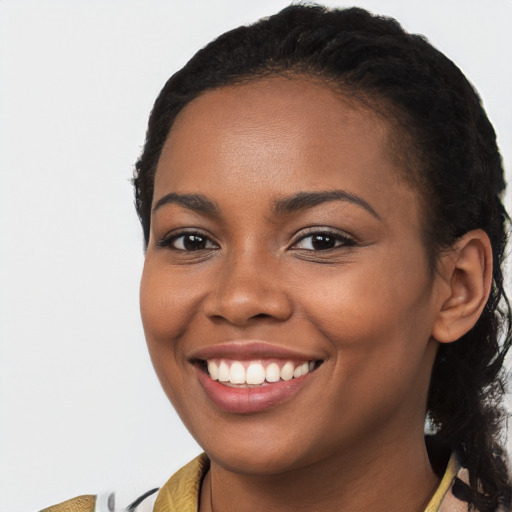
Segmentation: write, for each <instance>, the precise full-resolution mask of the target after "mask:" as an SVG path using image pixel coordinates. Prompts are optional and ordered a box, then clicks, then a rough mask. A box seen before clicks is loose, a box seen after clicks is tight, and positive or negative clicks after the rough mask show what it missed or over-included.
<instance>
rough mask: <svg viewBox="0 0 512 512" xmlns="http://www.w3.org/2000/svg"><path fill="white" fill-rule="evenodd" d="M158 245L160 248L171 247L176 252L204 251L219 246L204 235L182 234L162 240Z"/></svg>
mask: <svg viewBox="0 0 512 512" xmlns="http://www.w3.org/2000/svg"><path fill="white" fill-rule="evenodd" d="M158 245H159V246H160V247H169V248H170V249H174V250H176V251H187V252H192V251H204V250H208V249H216V248H217V245H216V244H214V243H213V242H212V240H211V239H210V238H209V237H207V236H206V235H203V234H202V233H180V234H177V235H173V236H170V237H168V238H165V239H164V240H161V241H160V242H159V243H158Z"/></svg>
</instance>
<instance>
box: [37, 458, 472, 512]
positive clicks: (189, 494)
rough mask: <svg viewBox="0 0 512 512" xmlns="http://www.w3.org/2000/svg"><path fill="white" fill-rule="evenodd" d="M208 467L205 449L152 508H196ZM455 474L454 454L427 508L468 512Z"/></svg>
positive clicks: (75, 505)
mask: <svg viewBox="0 0 512 512" xmlns="http://www.w3.org/2000/svg"><path fill="white" fill-rule="evenodd" d="M209 467H210V461H209V460H208V457H207V456H206V454H204V453H203V454H202V455H199V456H198V457H196V458H195V459H194V460H192V461H191V462H189V463H188V464H187V465H186V466H184V467H182V468H181V469H180V470H179V471H178V472H177V473H175V474H174V475H173V476H172V477H171V478H170V479H169V480H168V481H167V483H166V484H165V485H164V486H163V487H162V488H161V489H160V492H159V493H158V496H157V498H156V502H155V506H154V508H153V512H197V510H198V507H199V494H200V490H201V483H202V481H203V478H204V476H205V475H206V472H207V471H208V469H209ZM455 477H459V478H461V479H462V480H464V481H466V482H467V470H465V469H461V468H459V467H458V465H457V461H456V458H455V457H454V456H452V458H451V459H450V462H449V463H448V467H447V468H446V472H445V474H444V477H443V479H442V480H441V483H440V484H439V487H438V488H437V491H436V493H435V494H434V496H433V497H432V499H431V500H430V502H429V504H428V505H427V508H426V509H425V512H467V510H468V507H467V503H464V502H462V501H459V500H458V499H457V498H455V496H453V494H452V493H451V488H452V485H453V482H454V480H455ZM94 506H95V498H94V496H79V497H78V498H74V499H72V500H69V501H66V502H64V503H61V504H60V505H55V506H53V507H50V508H46V509H44V510H42V511H41V512H94Z"/></svg>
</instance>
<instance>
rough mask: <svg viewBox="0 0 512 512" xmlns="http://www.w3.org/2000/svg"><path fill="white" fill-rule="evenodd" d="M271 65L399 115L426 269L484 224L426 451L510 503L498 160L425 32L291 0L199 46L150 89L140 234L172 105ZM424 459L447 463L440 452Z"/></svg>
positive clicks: (491, 136) (441, 365)
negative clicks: (485, 265) (482, 271)
mask: <svg viewBox="0 0 512 512" xmlns="http://www.w3.org/2000/svg"><path fill="white" fill-rule="evenodd" d="M274 74H285V75H287V76H294V75H307V76H312V77H316V78H319V79H320V80H321V81H323V82H324V83H325V84H326V85H328V86H330V87H335V88H336V89H337V90H339V91H340V92H341V93H343V94H351V95H354V96H356V97H358V98H359V99H360V100H361V101H363V102H364V103H366V104H367V105H369V106H370V107H371V108H374V109H376V110H378V111H381V112H382V113H384V114H385V115H386V117H387V118H388V119H389V120H390V122H391V123H393V124H394V126H396V130H397V133H398V134H399V136H400V137H396V139H397V142H396V143H397V145H398V146H399V148H398V149H399V153H400V154H401V155H402V156H401V158H402V160H403V162H402V163H403V165H402V167H403V168H404V173H405V174H406V175H407V177H408V179H410V180H411V182H412V183H413V184H414V185H415V186H416V187H417V188H418V189H419V191H420V193H421V196H422V198H423V205H424V212H425V215H424V226H423V229H424V237H425V242H426V243H425V246H426V247H427V250H428V251H429V257H430V261H431V265H432V269H433V270H435V265H436V257H437V256H438V255H439V253H440V251H442V250H443V249H446V248H449V247H451V246H452V245H453V244H454V242H455V241H456V240H457V239H458V238H459V237H461V236H462V235H464V234H465V233H467V232H468V231H470V230H473V229H476V228H481V229H483V230H484V231H485V232H486V233H487V235H488V236H489V238H490V240H491V244H492V253H493V283H492V290H491V294H490V297H489V300H488V302H487V304H486V306H485V308H484V311H483V313H482V315H481V317H480V319H479V320H478V322H477V324H476V325H475V326H474V328H473V329H471V330H470V331H469V332H468V333H467V334H465V335H464V336H463V337H462V338H460V339H459V340H457V341H456V342H454V343H449V344H440V347H439V350H438V353H437V357H436V360H435V363H434V367H433V371H432V379H431V384H430V391H429V397H428V404H427V410H428V414H429V418H430V421H431V423H432V425H433V426H434V431H435V434H434V435H433V438H432V439H431V441H432V442H431V443H429V444H431V445H432V446H433V447H434V448H431V451H430V453H431V455H432V453H433V452H434V451H435V452H438V453H449V452H454V451H455V452H457V453H458V456H459V458H460V459H461V462H462V464H463V465H464V466H465V467H467V468H468V470H469V475H470V486H469V487H467V486H465V484H463V483H462V482H460V481H459V482H457V485H455V486H454V492H455V493H456V494H457V496H458V497H459V498H460V499H463V500H465V501H467V502H468V509H469V510H471V509H472V508H473V507H476V508H477V509H478V510H480V511H481V512H493V511H495V510H497V509H498V507H499V506H504V507H509V506H510V501H511V494H512V491H511V484H510V477H509V473H508V470H507V463H506V460H505V455H504V451H503V449H502V447H501V446H500V442H499V432H500V425H501V420H502V416H503V411H502V409H501V407H500V403H501V399H502V398H503V394H504V376H503V362H504V358H505V354H506V352H507V349H508V348H509V346H510V344H511V333H510V330H511V328H510V308H509V304H508V300H507V297H506V295H505V292H504V289H503V274H502V262H503V257H504V249H505V242H506V235H507V233H506V229H507V223H508V215H507V213H506V211H505V209H504V207H503V204H502V201H501V196H502V194H503V191H504V188H505V182H504V177H503V168H502V163H501V157H500V153H499V150H498V147H497V144H496V136H495V133H494V130H493V127H492V125H491V123H490V122H489V120H488V118H487V116H486V114H485V112H484V110H483V108H482V105H481V102H480V99H479V97H478V95H477V93H476V92H475V90H474V89H473V87H472V86H471V84H470V83H469V82H468V81H467V79H466V78H465V77H464V75H463V74H462V72H461V71H460V70H459V68H457V66H455V64H453V62H451V61H450V60H449V59H448V58H447V57H445V56H444V55H443V54H442V53H440V52H439V51H437V50H436V49H435V48H433V47H432V46H431V45H430V44H429V43H428V42H427V40H426V39H425V38H424V37H422V36H419V35H413V34H408V33H406V32H405V31H404V30H403V29H402V27H401V26H400V25H399V24H398V23H397V22H396V21H395V20H393V19H390V18H385V17H381V16H374V15H372V14H370V13H368V12H367V11H365V10H363V9H358V8H351V9H346V10H328V9H326V8H323V7H321V6H318V5H309V6H304V5H292V6H290V7H288V8H286V9H284V10H282V11H281V12H280V13H278V14H276V15H274V16H271V17H269V18H266V19H263V20H260V21H259V22H257V23H255V24H254V25H251V26H243V27H240V28H237V29H235V30H232V31H230V32H227V33H226V34H224V35H222V36H220V37H219V38H218V39H216V40H215V41H213V42H212V43H210V44H209V45H207V46H206V47H205V48H203V49H202V50H200V51H199V52H198V53H197V54H196V55H195V56H194V57H193V58H192V59H191V60H190V61H189V62H188V64H187V65H186V66H185V67H184V68H183V69H181V70H180V71H178V72H177V73H176V74H175V75H173V76H172V77H171V78H170V79H169V81H168V82H167V83H166V85H165V87H164V88H163V90H162V91H161V93H160V95H159V97H158V98H157V100H156V102H155V105H154V108H153V111H152V113H151V116H150V119H149V126H148V130H147V135H146V142H145V146H144V149H143V152H142V155H141V156H140V158H139V160H138V161H137V163H136V167H135V172H134V185H135V197H136V208H137V213H138V215H139V217H140V220H141V223H142V227H143V231H144V238H145V242H146V245H147V243H148V240H149V232H150V215H151V203H152V200H153V183H154V175H155V170H156V167H157V164H158V160H159V157H160V153H161V151H162V147H163V145H164V143H165V141H166V139H167V136H168V133H169V130H170V128H171V126H172V124H173V122H174V120H175V119H176V116H177V115H178V113H179V112H180V111H181V110H182V109H183V108H184V107H185V106H186V105H187V104H188V103H189V102H190V101H191V100H193V99H194V98H195V97H197V96H198V95H199V94H201V93H203V92H204V91H207V90H209V89H213V88H218V87H221V86H223V85H228V84H236V83H240V82H245V81H250V80H257V79H259V78H261V77H263V76H268V75H274ZM399 138H400V142H398V139H399ZM433 460H434V457H433ZM433 467H434V469H436V470H437V471H438V472H442V471H443V469H444V467H443V463H441V464H440V465H439V467H436V463H435V462H433Z"/></svg>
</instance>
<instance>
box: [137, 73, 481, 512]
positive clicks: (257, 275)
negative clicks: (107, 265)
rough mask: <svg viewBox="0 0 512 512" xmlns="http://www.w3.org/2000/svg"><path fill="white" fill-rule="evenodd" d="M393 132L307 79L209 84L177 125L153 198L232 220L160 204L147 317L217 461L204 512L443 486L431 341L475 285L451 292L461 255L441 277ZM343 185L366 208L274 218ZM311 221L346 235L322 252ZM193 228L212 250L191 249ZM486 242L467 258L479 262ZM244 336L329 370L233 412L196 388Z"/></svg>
mask: <svg viewBox="0 0 512 512" xmlns="http://www.w3.org/2000/svg"><path fill="white" fill-rule="evenodd" d="M392 135H393V133H392V128H391V126H390V125H389V124H388V123H387V122H386V121H385V120H384V119H382V118H381V117H380V116H379V115H378V114H377V113H376V112H374V111H372V110H369V109H368V108H366V107H364V106H362V105H360V104H359V103H357V102H356V101H355V100H351V99H347V98H346V97H344V96H342V95H340V94H339V93H336V92H334V91H332V90H331V89H329V88H327V87H324V86H323V85H322V84H319V83H316V82H314V81H311V80H307V79H305V78H295V79H286V78H282V77H281V78H270V79H268V78H267V79H264V80H259V81H254V82H251V83H248V84H244V85H237V86H228V87H223V88H220V89H217V90H214V91H209V92H206V93H204V94H203V95H201V96H200V97H198V98H197V99H195V100H194V101H192V102H191V103H190V104H189V105H187V106H186V107H185V108H184V110H183V111H182V112H181V113H180V114H179V116H178V118H177V120H176V122H175V124H174V125H173V127H172V129H171V132H170V134H169V137H168V140H167V142H166V144H165V146H164V149H163V152H162V155H161V158H160V161H159V164H158V168H157V172H156V177H155V189H154V203H153V204H154V205H156V204H157V203H158V201H159V200H160V199H161V198H163V197H164V196H166V195H167V194H170V193H176V194H201V195H203V196H205V197H206V198H208V199H209V200H210V201H211V202H213V203H215V205H216V206H217V208H218V214H217V215H216V216H212V215H210V214H206V213H204V212H198V211H194V210H192V209H190V208H188V207H185V206H183V205H179V204H173V203H167V204H164V205H161V206H160V207H158V208H156V209H155V210H154V211H153V215H152V220H151V222H152V227H151V236H150V241H149V244H148V249H147V254H146V261H145V266H144V272H143V276H142V283H141V312H142V319H143V324H144V329H145V333H146V338H147V343H148V347H149V351H150V354H151V358H152V361H153V364H154V366H155V369H156V372H157V374H158V377H159V379H160V381H161V384H162V387H163V389H164V390H165V392H166V394H167V395H168V397H169V399H170V400H171V402H172V403H173V405H174V407H175V408H176V410H177V411H178V413H179V415H180V416H181V418H182V420H183V422H184V423H185V425H186V426H187V428H188V429H189V430H190V432H191V433H192V434H193V436H194V437H195V438H196V440H197V441H198V443H199V444H200V445H201V446H202V447H203V448H204V450H205V451H206V453H207V454H208V455H209V457H210V459H211V469H210V471H209V473H208V475H207V477H206V478H205V481H204V484H203V487H202V494H201V503H200V510H201V511H202V512H204V511H208V510H216V511H219V510H220V511H224V512H229V511H235V510H236V511H238V512H241V511H245V510H247V511H249V510H250V511H258V510H262V511H263V510H265V511H272V510H279V511H281V512H282V511H286V510H294V511H296V510H308V511H311V510H322V511H329V510H333V511H334V510H336V511H338V512H339V511H351V512H357V511H372V512H376V511H389V510H394V511H396V512H400V511H402V510H403V511H407V512H412V511H422V510H424V507H425V506H426V504H427V503H428V501H429V499H430V497H431V495H432V494H433V492H434V490H435V487H436V485H437V484H438V477H437V476H436V475H435V474H434V473H433V471H432V469H431V467H430V463H429V461H428V457H427V454H426V450H425V445H424V439H423V424H424V417H425V409H426V399H427V392H428V386H429V380H430V373H431V369H432V364H433V361H434V358H435V353H436V350H437V346H438V342H437V341H436V340H434V338H433V335H434V334H436V332H439V333H441V334H442V333H445V334H446V336H445V338H446V339H443V340H441V341H446V342H449V341H452V340H453V339H456V338H454V336H457V335H458V334H459V331H457V329H456V328H455V327H456V325H457V318H458V317H457V315H454V314H453V307H451V306H453V305H454V304H456V303H457V297H459V299H460V301H462V300H466V299H467V297H466V296H465V295H464V294H465V291H466V288H465V286H464V281H463V280H461V285H460V287H459V292H460V293H459V294H458V296H457V297H454V296H453V293H452V292H453V291H452V284H451V283H452V282H453V280H452V279H451V278H450V279H449V278H447V275H451V274H452V273H453V269H454V268H455V267H456V261H457V260H456V258H454V257H450V258H447V260H446V261H447V263H446V265H444V266H443V265H441V268H442V269H445V270H446V271H445V272H434V273H431V272H429V270H428V261H427V255H426V250H425V247H424V245H423V239H422V236H421V228H420V225H421V223H420V219H421V215H422V213H421V206H420V198H419V196H418V193H417V191H416V190H414V189H413V188H412V187H411V186H410V185H408V184H407V183H406V182H405V181H404V180H403V179H401V178H400V176H401V174H402V171H401V170H400V169H398V168H397V165H398V164H397V162H398V161H399V159H396V158H394V157H393V155H392V154H390V151H389V149H388V148H389V147H391V146H392V144H390V141H391V137H392ZM332 190H341V191H344V192H346V193H348V194H351V195H355V196H357V197H358V198H360V199H361V200H362V201H364V203H365V204H366V205H367V206H368V207H364V206H362V205H361V204H362V203H356V202H353V201H350V200H346V199H338V200H331V201H326V202H322V203H320V204H318V205H316V206H314V207H310V208H300V209H298V210H296V211H290V212H284V213H283V212H275V211H274V210H273V205H274V203H275V201H276V200H279V199H282V198H283V197H289V196H293V195H294V194H297V193H299V192H325V191H332ZM311 228H314V231H315V232H322V233H325V231H329V232H332V233H334V236H335V237H336V236H338V235H339V236H341V238H339V239H337V241H336V246H335V247H334V248H332V249H329V250H314V249H313V246H312V245H311V241H312V239H311V238H307V236H308V235H311V233H310V231H311ZM183 230H188V231H190V230H192V231H195V232H197V231H199V232H200V233H201V234H202V235H204V236H205V237H206V238H204V239H203V240H207V241H208V242H207V243H206V245H204V248H203V249H201V250H197V251H186V250H181V249H182V248H183V246H182V245H180V244H181V243H182V241H183V239H180V238H178V237H179V235H180V233H182V232H183ZM169 234H172V235H175V238H174V239H173V242H172V243H171V244H168V245H166V246H164V247H162V246H159V245H158V242H159V241H161V240H162V239H165V238H166V237H167V240H169ZM347 239H348V240H349V241H348V242H347ZM473 246H474V247H475V248H474V250H473V252H472V253H471V254H470V260H471V261H475V262H477V261H482V258H481V256H482V250H481V244H479V243H473ZM470 252H471V251H470ZM473 253H474V254H473ZM471 255H473V256H471ZM475 265H477V263H475ZM482 265H483V266H484V267H485V262H484V263H483V264H482ZM486 268H487V267H486ZM487 271H489V268H487ZM459 274H460V275H461V276H462V275H465V274H464V273H462V272H461V273H459ZM475 287H477V286H476V285H475ZM484 288H485V287H484ZM485 291H486V290H483V291H482V293H485ZM449 301H452V302H449ZM466 302H467V300H466ZM477 302H478V301H477ZM448 303H449V305H450V307H451V309H450V311H451V312H452V316H451V317H448V320H449V321H448V322H445V323H443V321H442V320H443V314H444V311H445V310H447V309H448V308H447V307H446V304H448ZM452 303H453V304H452ZM479 307H480V305H477V306H475V308H473V309H474V310H475V311H476V313H475V314H478V308H479ZM454 326H455V327H454ZM450 329H451V331H450ZM449 331H450V333H449V334H448V332H449ZM441 334H440V337H442V336H441ZM238 339H244V340H247V339H249V340H254V339H257V340H265V341H267V342H270V343H272V344H274V345H277V346H280V347H285V348H286V347H288V348H293V349H294V350H297V351H299V352H301V353H304V354H309V355H312V356H314V357H315V358H316V359H321V360H322V361H323V363H322V364H321V366H320V367H319V368H317V369H316V370H315V371H314V372H312V373H311V374H310V375H309V376H308V379H307V383H306V384H305V385H304V386H303V387H302V388H301V390H300V391H299V392H298V393H297V394H296V395H294V396H293V397H292V398H291V399H289V400H287V401H285V402H283V403H279V404H278V405H276V406H275V407H270V408H268V409H266V410H264V411H262V412H259V413H255V414H235V413H228V412H225V411H222V410H220V409H219V408H218V407H216V406H215V405H214V404H213V403H212V402H211V401H210V399H209V398H208V397H207V395H206V394H205V392H204V391H203V388H202V387H201V386H200V385H199V382H198V378H197V368H196V367H195V366H194V365H193V364H191V362H190V354H191V353H192V352H194V351H197V350H199V349H201V348H204V347H207V346H210V345H215V344H219V343H224V342H227V341H233V340H238ZM390 468H392V471H390Z"/></svg>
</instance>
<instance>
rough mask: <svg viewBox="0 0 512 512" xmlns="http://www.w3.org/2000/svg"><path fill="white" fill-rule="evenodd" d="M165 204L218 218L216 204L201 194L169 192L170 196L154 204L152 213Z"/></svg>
mask: <svg viewBox="0 0 512 512" xmlns="http://www.w3.org/2000/svg"><path fill="white" fill-rule="evenodd" d="M166 204H176V205H178V206H182V207H183V208H187V209H189V210H193V211H195V212H198V213H203V214H206V215H209V216H212V217H216V216H218V215H219V212H220V210H219V207H218V206H217V205H216V203H214V202H213V201H211V200H210V199H208V198H207V197H205V196H203V195H201V194H176V193H175V192H171V193H170V194H167V195H165V196H163V197H161V198H160V199H159V200H158V201H157V202H156V204H155V206H154V207H153V213H154V212H156V211H157V210H158V209H159V208H161V207H162V206H164V205H166Z"/></svg>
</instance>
